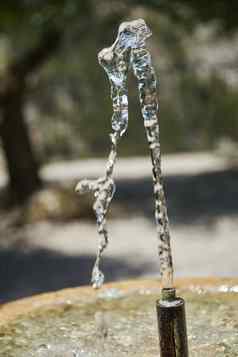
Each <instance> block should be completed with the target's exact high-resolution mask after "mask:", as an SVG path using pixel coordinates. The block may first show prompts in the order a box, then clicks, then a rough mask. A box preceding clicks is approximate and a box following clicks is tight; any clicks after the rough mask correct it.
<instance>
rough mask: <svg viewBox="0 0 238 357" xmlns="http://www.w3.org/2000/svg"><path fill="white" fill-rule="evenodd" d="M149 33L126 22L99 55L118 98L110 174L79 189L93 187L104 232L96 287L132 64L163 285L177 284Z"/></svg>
mask: <svg viewBox="0 0 238 357" xmlns="http://www.w3.org/2000/svg"><path fill="white" fill-rule="evenodd" d="M150 35H151V31H150V29H149V28H148V27H147V25H146V24H145V21H144V20H142V19H139V20H135V21H130V22H124V23H122V24H121V25H120V27H119V31H118V36H117V38H116V41H115V42H114V44H113V45H112V46H111V47H109V48H106V49H104V50H102V51H101V52H100V53H99V55H98V58H99V63H100V64H101V65H102V67H103V68H104V70H105V71H106V73H107V75H108V78H109V81H110V84H111V98H112V103H113V116H112V129H113V132H112V134H111V135H110V139H111V151H110V154H109V158H108V162H107V167H106V174H105V176H104V177H102V178H99V179H98V180H82V181H80V182H79V183H78V185H77V187H76V191H78V192H79V193H84V192H93V193H94V197H95V202H94V205H93V209H94V211H95V214H96V218H97V226H98V233H99V236H100V240H99V248H98V253H97V258H96V261H95V265H94V268H93V272H92V282H93V286H94V287H96V288H98V287H100V286H101V285H102V283H103V281H104V276H103V273H102V272H101V271H100V269H99V263H100V258H101V256H102V253H103V251H104V249H105V248H106V246H107V244H108V232H107V228H106V214H107V212H108V209H109V206H110V203H111V200H112V198H113V194H114V191H115V183H114V180H113V169H114V165H115V162H116V158H117V145H118V141H119V139H120V137H121V136H122V135H123V134H124V132H125V131H126V129H127V124H128V95H127V74H128V66H129V65H130V66H131V67H132V69H133V72H134V74H135V76H136V77H137V79H138V89H139V97H140V105H141V112H142V116H143V118H144V126H145V131H146V136H147V140H148V143H149V148H150V152H151V160H152V172H153V187H154V196H155V220H156V226H157V231H158V238H159V245H158V250H159V258H160V271H161V277H162V286H163V287H171V286H173V262H172V254H171V247H170V232H169V219H168V214H167V206H166V199H165V194H164V188H163V178H162V171H161V152H160V139H159V121H158V100H157V90H156V87H157V81H156V76H155V71H154V68H153V66H152V62H151V56H150V53H149V51H148V50H147V48H146V44H145V40H146V39H147V38H148V37H149V36H150Z"/></svg>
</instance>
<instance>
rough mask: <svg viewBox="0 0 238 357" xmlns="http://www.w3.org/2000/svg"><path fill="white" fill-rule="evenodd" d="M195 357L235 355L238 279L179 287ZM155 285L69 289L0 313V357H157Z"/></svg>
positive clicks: (140, 283) (138, 282)
mask: <svg viewBox="0 0 238 357" xmlns="http://www.w3.org/2000/svg"><path fill="white" fill-rule="evenodd" d="M175 286H176V290H177V293H178V294H179V295H181V296H183V297H184V299H185V300H186V310H187V311H186V312H187V326H188V344H189V351H190V354H191V355H192V356H193V357H201V356H204V357H224V356H229V357H235V356H237V355H238V325H237V321H238V310H237V297H238V279H184V280H180V281H177V282H176V284H175ZM160 293H161V292H160V289H159V281H158V280H144V281H141V280H135V281H129V282H121V283H114V284H106V285H105V286H104V287H103V288H102V289H100V290H97V291H95V290H93V289H92V288H91V287H81V288H74V289H66V290H62V291H59V292H56V293H49V294H43V295H39V296H34V297H31V298H26V299H22V300H19V301H16V302H12V303H9V304H5V305H3V306H1V309H0V346H1V348H0V357H26V356H27V357H33V356H34V357H56V356H57V357H102V356H103V357H119V356H120V357H123V356H127V357H132V356H133V357H134V356H137V357H144V356H146V357H155V356H158V355H159V352H158V350H159V348H158V333H157V326H156V325H157V321H156V314H155V308H154V303H155V301H156V300H157V299H158V296H160Z"/></svg>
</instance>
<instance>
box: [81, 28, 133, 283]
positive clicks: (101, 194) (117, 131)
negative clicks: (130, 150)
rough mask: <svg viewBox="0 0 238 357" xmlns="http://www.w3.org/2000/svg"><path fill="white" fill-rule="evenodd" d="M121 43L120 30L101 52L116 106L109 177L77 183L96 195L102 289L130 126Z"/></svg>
mask: <svg viewBox="0 0 238 357" xmlns="http://www.w3.org/2000/svg"><path fill="white" fill-rule="evenodd" d="M121 42H122V39H121V38H120V31H119V33H118V37H117V39H116V41H115V42H114V44H113V45H112V46H111V47H109V48H105V49H103V50H102V51H100V52H99V54H98V60H99V63H100V65H101V66H102V67H103V68H104V70H105V71H106V73H107V75H108V78H109V82H110V85H111V98H112V106H113V115H112V130H113V132H112V133H111V134H110V141H111V150H110V153H109V157H108V161H107V165H106V173H105V176H103V177H102V178H99V179H98V180H82V181H80V182H79V183H78V185H77V186H76V192H78V193H86V192H92V193H93V194H94V197H95V201H94V204H93V210H94V212H95V215H96V220H97V230H98V233H99V245H98V252H97V258H96V261H95V264H94V267H93V271H92V283H93V287H94V288H100V287H101V286H102V284H103V282H104V274H103V273H102V271H101V270H100V260H101V257H102V254H103V251H104V250H105V249H106V247H107V245H108V231H107V226H106V215H107V212H108V210H109V207H110V203H111V201H112V198H113V195H114V192H115V183H114V180H113V170H114V166H115V163H116V158H117V145H118V141H119V139H120V137H121V136H122V135H123V134H124V133H125V131H126V129H127V125H128V95H127V72H128V63H129V60H128V53H127V51H120V48H123V46H122V43H121Z"/></svg>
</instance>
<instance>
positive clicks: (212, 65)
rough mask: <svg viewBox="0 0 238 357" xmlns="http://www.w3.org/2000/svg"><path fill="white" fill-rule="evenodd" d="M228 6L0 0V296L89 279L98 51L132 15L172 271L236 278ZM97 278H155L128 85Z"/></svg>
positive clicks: (104, 95) (164, 0)
mask: <svg viewBox="0 0 238 357" xmlns="http://www.w3.org/2000/svg"><path fill="white" fill-rule="evenodd" d="M237 11H238V2H237V1H235V0H231V1H229V2H228V1H225V0H220V1H216V0H210V1H209V2H208V1H204V0H199V1H198V0H189V1H188V0H176V1H173V2H171V1H169V0H160V1H159V0H144V1H143V0H100V1H96V0H88V1H83V0H82V1H81V0H58V1H54V0H41V1H40V0H8V1H2V2H1V3H0V198H1V201H0V213H1V220H0V281H1V283H0V302H4V301H8V300H13V299H16V298H19V297H23V296H28V295H32V294H35V293H39V292H44V291H50V290H56V289H60V288H63V287H69V286H78V285H82V284H88V283H89V282H90V275H91V268H92V265H93V262H94V259H95V253H96V248H97V233H96V227H95V219H94V217H93V213H92V209H91V205H92V197H90V196H82V197H76V195H75V193H74V187H75V183H76V182H77V181H78V180H79V179H81V178H84V177H88V178H91V177H98V176H102V175H103V174H104V169H105V162H106V157H107V154H108V151H109V136H108V134H109V133H110V130H111V129H110V125H111V124H110V118H111V113H112V105H111V100H110V90H109V89H110V88H109V83H108V81H107V78H106V75H105V73H104V72H103V70H102V68H101V67H100V66H99V64H98V62H97V53H98V52H99V50H101V49H102V48H103V47H106V46H109V45H111V44H112V42H113V41H114V39H115V36H116V33H117V30H118V25H119V24H120V23H121V22H122V21H125V20H133V19H136V18H138V17H142V18H144V19H145V20H146V22H147V24H148V25H149V26H150V27H151V29H152V31H153V36H152V38H151V39H150V40H149V41H148V46H149V49H150V51H151V54H152V58H153V63H154V66H155V69H156V72H157V75H158V78H159V98H160V125H161V142H162V153H163V171H164V176H165V187H166V194H167V199H168V208H169V216H170V222H171V233H172V248H173V253H174V263H175V272H176V276H198V275H199V276H208V275H216V276H235V275H238V268H237V261H236V252H237V249H238V240H237V233H236V232H237V230H238V185H237V183H238V153H237V148H238V20H237ZM116 182H117V191H116V194H115V199H114V202H113V204H112V207H111V211H110V215H109V231H110V245H109V247H108V250H107V252H106V254H105V257H104V259H103V264H102V266H103V269H104V272H105V273H106V281H110V280H118V279H126V278H131V277H139V276H152V275H153V276H158V274H159V263H158V258H157V241H156V233H155V225H154V219H153V198H152V180H151V165H150V161H149V155H148V148H147V145H146V140H145V134H144V128H143V122H142V118H141V115H140V109H139V103H138V96H137V90H136V82H135V80H134V78H133V77H132V76H129V128H128V132H127V133H126V134H125V136H124V137H123V138H122V140H121V143H120V148H119V160H118V163H117V166H116Z"/></svg>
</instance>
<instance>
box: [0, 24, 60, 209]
mask: <svg viewBox="0 0 238 357" xmlns="http://www.w3.org/2000/svg"><path fill="white" fill-rule="evenodd" d="M60 39H61V32H59V31H58V30H57V29H51V30H48V31H47V32H44V33H42V36H41V39H40V41H39V43H38V46H36V47H34V48H31V49H29V50H27V51H26V52H25V53H24V54H23V55H22V56H21V57H20V58H19V59H17V60H16V61H15V62H14V63H12V64H11V65H10V66H9V68H8V69H7V71H6V76H5V78H4V79H3V80H2V81H1V82H0V84H1V85H0V107H1V113H2V120H1V123H0V136H1V139H2V145H3V151H4V154H5V158H6V164H7V168H8V174H9V188H10V194H11V197H12V198H13V199H14V201H15V202H18V203H22V202H24V201H26V200H27V199H28V198H29V197H30V196H31V194H32V193H33V192H35V191H37V190H38V189H39V188H40V187H41V180H40V177H39V173H38V164H37V162H36V159H35V156H34V152H33V149H32V145H31V141H30V136H29V133H28V128H27V125H26V123H25V121H24V94H25V83H26V79H27V76H28V75H30V74H31V73H32V72H35V71H36V70H37V69H38V68H39V67H41V66H42V64H43V63H44V62H45V61H46V60H47V59H48V58H49V57H50V55H52V54H53V53H54V52H55V51H56V50H57V48H58V46H59V43H60Z"/></svg>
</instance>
